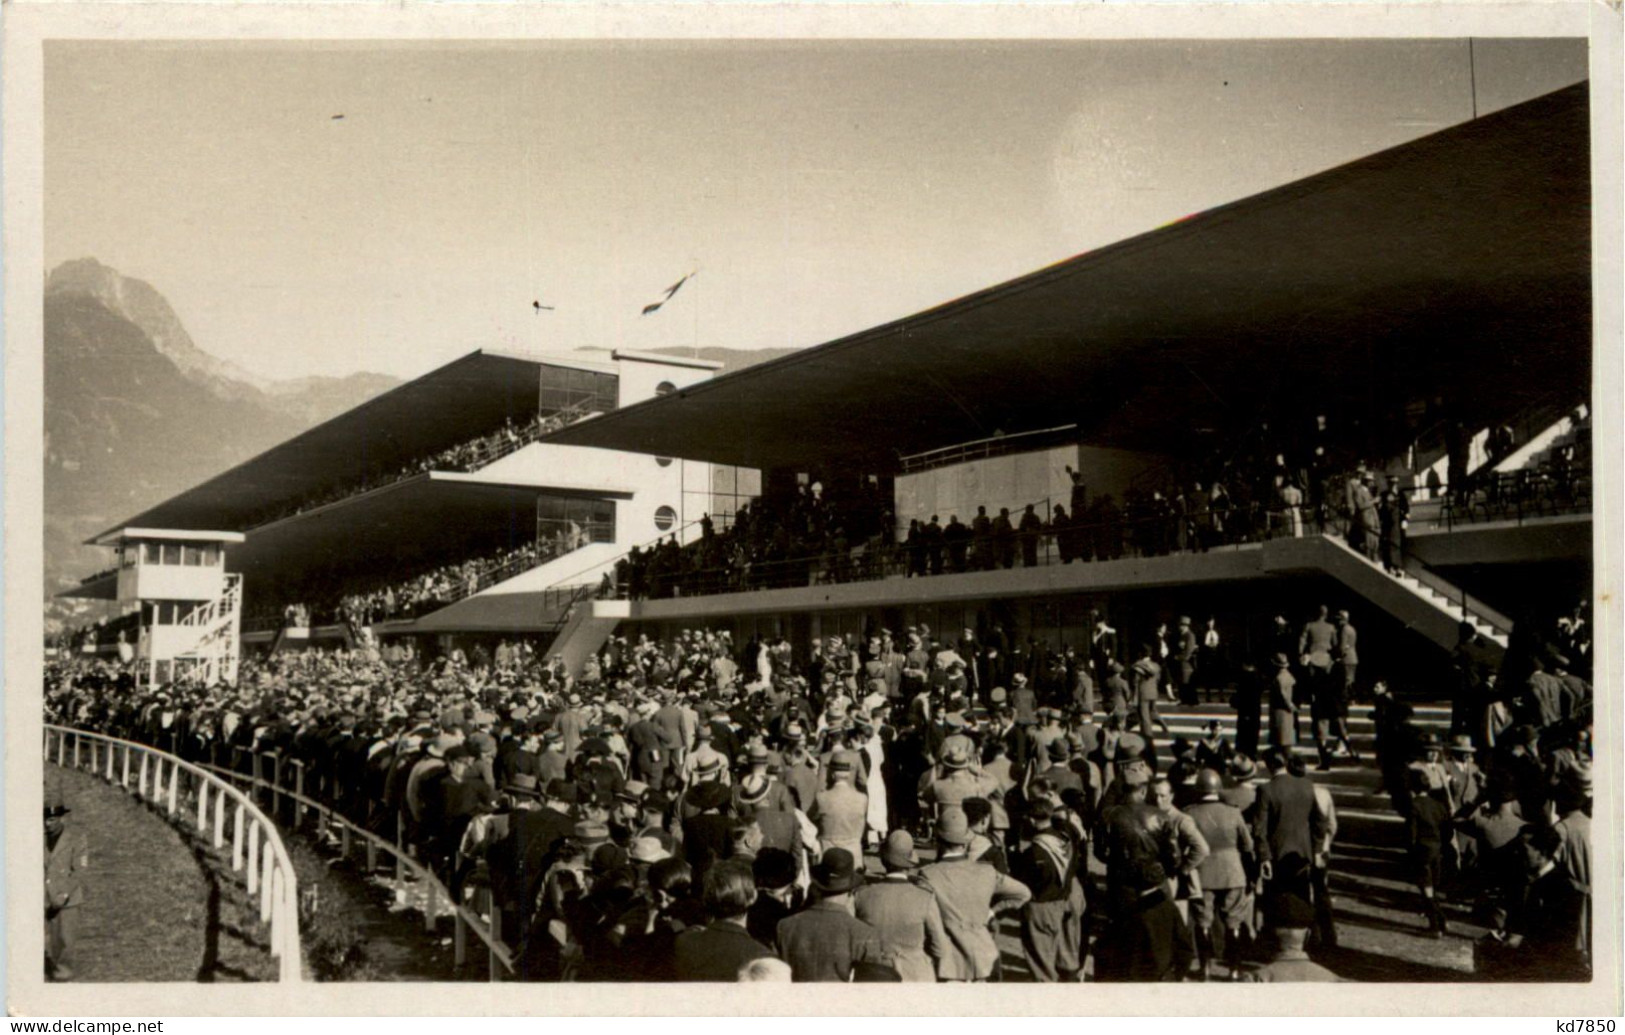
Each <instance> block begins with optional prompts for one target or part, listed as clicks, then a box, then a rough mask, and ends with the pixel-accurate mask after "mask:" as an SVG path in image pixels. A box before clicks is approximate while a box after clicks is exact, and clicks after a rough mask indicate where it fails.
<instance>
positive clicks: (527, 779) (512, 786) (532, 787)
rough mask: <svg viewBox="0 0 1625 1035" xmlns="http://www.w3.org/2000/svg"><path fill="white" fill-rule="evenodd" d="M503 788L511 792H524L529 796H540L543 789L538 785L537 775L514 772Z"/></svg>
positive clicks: (523, 793)
mask: <svg viewBox="0 0 1625 1035" xmlns="http://www.w3.org/2000/svg"><path fill="white" fill-rule="evenodd" d="M503 790H505V791H507V792H508V793H509V794H522V795H524V796H526V797H529V798H535V797H539V796H540V794H541V789H540V788H539V787H538V786H537V780H536V777H534V776H532V775H531V774H529V773H514V774H513V776H511V777H509V778H508V783H507V784H506V786H504V787H503Z"/></svg>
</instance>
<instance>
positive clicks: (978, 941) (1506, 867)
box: [45, 608, 1591, 981]
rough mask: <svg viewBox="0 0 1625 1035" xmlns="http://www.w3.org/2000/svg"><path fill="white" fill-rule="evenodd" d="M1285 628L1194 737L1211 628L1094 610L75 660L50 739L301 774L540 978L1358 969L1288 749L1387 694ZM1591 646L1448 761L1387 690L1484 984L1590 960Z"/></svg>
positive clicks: (1387, 755) (1434, 919) (1444, 877)
mask: <svg viewBox="0 0 1625 1035" xmlns="http://www.w3.org/2000/svg"><path fill="white" fill-rule="evenodd" d="M1278 624H1281V625H1282V626H1284V627H1283V628H1281V629H1280V630H1279V631H1278V636H1276V637H1275V638H1272V639H1269V640H1268V642H1267V643H1266V647H1265V650H1264V651H1263V652H1261V653H1260V654H1259V655H1258V656H1257V657H1252V658H1246V659H1240V663H1239V665H1238V666H1237V669H1236V671H1235V673H1234V675H1233V677H1232V678H1230V679H1227V684H1228V685H1230V686H1232V687H1233V688H1234V696H1233V703H1234V704H1235V705H1236V708H1237V710H1238V718H1239V719H1240V720H1241V721H1240V725H1239V727H1238V729H1237V732H1236V735H1235V737H1234V738H1231V737H1229V736H1227V735H1226V734H1225V733H1224V732H1223V730H1222V729H1221V727H1220V725H1219V723H1217V722H1214V723H1212V724H1210V725H1209V726H1208V727H1207V728H1206V730H1205V732H1204V735H1203V736H1201V737H1197V738H1186V737H1178V738H1174V740H1173V743H1172V746H1171V747H1170V746H1168V745H1167V744H1166V742H1165V743H1164V744H1162V745H1159V744H1158V743H1157V735H1158V733H1159V732H1164V731H1165V726H1164V723H1163V721H1162V720H1161V718H1160V716H1158V715H1157V712H1156V702H1157V700H1158V698H1162V697H1166V696H1167V695H1168V694H1169V693H1172V694H1173V695H1174V696H1176V697H1178V696H1180V694H1181V693H1182V692H1185V691H1187V689H1188V687H1189V686H1190V685H1192V684H1197V685H1200V684H1201V682H1202V677H1201V675H1200V673H1201V668H1200V666H1201V664H1202V655H1201V653H1200V642H1201V641H1200V640H1197V643H1198V648H1197V649H1196V650H1194V651H1187V650H1186V647H1187V646H1188V645H1189V644H1190V643H1191V641H1192V640H1193V639H1196V634H1195V631H1194V630H1193V629H1191V628H1190V623H1189V622H1188V621H1183V620H1182V621H1181V622H1180V623H1179V627H1180V630H1181V631H1180V633H1179V634H1178V635H1177V636H1174V637H1171V641H1172V644H1173V649H1174V656H1173V657H1172V658H1165V657H1163V655H1162V652H1161V649H1160V648H1159V647H1158V646H1157V643H1156V638H1155V637H1153V636H1152V635H1151V634H1150V633H1149V630H1146V631H1143V632H1142V631H1139V630H1136V632H1135V639H1134V640H1133V641H1131V640H1130V638H1129V637H1128V636H1127V635H1121V634H1119V633H1118V631H1117V630H1116V629H1114V628H1113V627H1112V626H1111V625H1110V624H1109V623H1108V622H1107V620H1106V617H1105V615H1103V614H1098V613H1097V614H1096V615H1094V616H1093V618H1092V621H1091V626H1090V632H1089V636H1088V642H1087V643H1079V644H1075V645H1059V644H1054V645H1046V646H1045V647H1044V648H1043V649H1041V650H1031V649H1029V650H1027V651H1022V650H1019V649H1016V648H1014V647H1013V646H1011V643H1012V640H1013V637H1011V636H1010V635H1009V634H1008V632H1007V631H1005V630H992V631H989V632H988V633H987V634H985V635H983V636H978V635H977V634H976V633H975V632H973V631H969V630H967V631H966V633H965V634H964V635H962V636H959V637H950V636H944V635H941V634H939V633H938V632H937V631H935V630H932V629H930V628H928V627H925V626H918V627H914V628H909V629H900V630H898V631H897V633H896V634H895V635H894V634H893V633H892V632H891V631H889V630H885V629H879V628H875V629H873V630H872V634H870V635H867V636H866V637H864V638H862V639H859V638H857V637H832V638H830V639H828V640H827V641H823V642H821V643H818V644H817V645H815V646H814V647H813V648H812V649H811V650H808V651H805V652H803V651H798V650H796V649H793V648H792V647H791V645H790V644H788V643H787V642H785V641H783V640H781V639H776V640H752V641H750V642H749V643H745V644H737V643H735V642H734V641H733V640H732V638H731V637H730V636H729V635H728V634H727V633H726V632H714V631H700V630H693V631H688V632H684V633H682V634H680V635H678V636H676V637H675V638H674V639H672V640H670V641H665V642H657V641H654V640H651V639H649V638H648V637H646V636H639V637H637V638H636V639H635V640H628V639H627V638H625V637H615V638H612V639H611V640H610V642H609V643H608V644H607V645H606V647H605V648H604V650H603V651H602V653H601V654H599V655H598V656H596V657H593V658H590V659H588V661H587V662H586V663H585V664H584V665H583V666H582V668H581V670H580V671H578V672H570V671H567V670H566V667H565V665H564V663H563V661H562V659H560V658H558V657H545V656H543V655H541V654H538V653H537V652H536V651H535V650H534V649H533V648H530V647H527V646H525V645H523V644H511V643H501V644H499V645H498V647H497V651H496V653H495V654H494V655H492V656H487V655H486V654H484V653H483V652H481V653H478V654H475V655H474V656H472V657H470V656H468V655H465V654H463V653H462V652H460V651H454V652H452V653H451V654H450V655H447V656H444V657H440V658H437V659H435V660H434V661H432V662H425V661H424V659H422V658H419V657H416V656H414V655H411V654H402V653H398V652H390V653H383V652H379V651H377V650H374V649H368V650H363V651H355V652H345V651H336V652H331V653H317V652H306V653H298V654H284V655H278V656H272V657H269V658H266V659H264V660H262V661H257V662H245V663H244V665H243V670H242V675H241V679H240V681H239V683H238V685H237V686H236V687H216V688H206V687H201V686H196V685H167V686H161V687H150V688H138V687H136V686H135V684H134V680H133V679H132V678H131V676H130V675H129V673H127V672H123V671H120V670H119V669H118V668H117V667H116V666H112V665H109V664H106V663H94V662H89V661H84V660H70V661H64V662H61V663H58V664H55V665H52V666H51V667H50V668H49V669H48V670H47V673H46V695H45V696H46V710H47V715H48V721H53V722H60V723H64V724H68V725H73V726H78V727H81V728H87V729H94V730H100V731H104V732H108V733H112V734H115V735H118V736H122V737H128V738H131V739H135V740H139V741H142V742H146V743H150V744H154V745H156V746H159V747H162V748H165V749H169V750H174V751H176V752H177V753H178V754H180V755H181V756H182V757H184V758H188V759H193V760H198V761H203V762H208V763H211V764H217V765H223V766H233V765H235V766H238V767H242V766H251V765H253V764H255V763H254V762H253V759H254V758H255V757H256V756H257V755H259V754H261V753H265V752H275V753H277V754H278V755H280V756H281V757H283V758H284V759H297V760H298V761H299V762H300V763H301V764H302V765H303V767H304V772H305V783H304V786H305V788H306V793H307V794H312V795H314V796H316V797H318V798H319V799H321V800H324V801H326V802H327V803H329V804H330V805H331V806H332V807H333V808H334V809H336V810H338V811H339V812H340V813H342V814H344V815H347V816H349V817H350V818H351V819H352V820H354V821H355V822H358V823H362V824H365V825H367V826H369V827H370V828H371V829H374V830H376V831H378V832H380V833H382V834H384V835H385V836H388V837H393V836H396V834H397V831H399V833H400V836H401V837H402V838H403V840H404V841H405V843H407V844H410V845H412V846H413V848H414V850H415V851H416V852H417V854H418V857H419V858H420V859H423V860H425V861H427V862H428V863H429V864H430V865H431V866H432V867H433V868H434V869H435V871H436V872H437V873H438V874H440V875H441V878H442V879H443V880H444V882H445V883H446V885H447V886H448V887H449V888H450V889H452V893H453V895H454V896H455V897H457V898H458V899H459V900H463V899H465V898H466V897H468V896H471V895H472V896H474V897H475V898H478V897H479V895H480V894H481V893H488V894H489V896H490V903H491V905H490V908H491V910H492V911H493V914H494V915H495V916H496V917H497V918H499V920H500V923H499V930H500V932H501V935H502V937H503V938H504V940H506V941H507V942H508V943H509V944H510V945H512V946H514V948H515V951H516V958H517V960H518V963H517V968H518V976H519V977H521V978H523V979H527V980H539V981H566V980H579V981H650V980H685V981H693V980H730V981H731V980H736V979H739V980H774V979H781V980H782V979H789V980H796V981H869V980H874V981H986V980H1000V979H1017V978H1018V977H1023V976H1024V977H1028V978H1031V979H1033V980H1038V981H1077V980H1095V981H1181V980H1205V979H1221V978H1236V979H1250V980H1257V981H1303V980H1333V979H1335V974H1334V973H1333V972H1332V971H1331V970H1329V969H1328V968H1327V967H1326V965H1325V964H1324V963H1319V962H1316V961H1315V960H1314V959H1312V958H1311V957H1312V956H1313V955H1320V956H1321V957H1322V958H1323V959H1326V958H1327V955H1326V954H1327V953H1328V952H1329V950H1330V949H1331V948H1332V947H1333V946H1335V944H1336V940H1337V924H1336V922H1335V919H1334V917H1333V914H1332V908H1331V900H1330V895H1329V881H1330V872H1331V869H1332V866H1333V863H1332V855H1331V853H1332V846H1333V844H1334V842H1335V838H1336V836H1337V822H1336V807H1335V803H1334V801H1333V799H1332V797H1331V795H1330V794H1329V792H1328V791H1327V790H1326V788H1325V787H1324V786H1321V785H1317V784H1316V782H1315V781H1314V780H1313V779H1312V778H1311V777H1310V776H1309V775H1308V774H1307V772H1306V771H1305V769H1306V767H1305V765H1304V764H1303V761H1302V759H1301V757H1300V755H1299V754H1298V752H1297V751H1296V750H1294V748H1295V738H1296V727H1297V725H1298V711H1299V710H1300V709H1301V708H1302V707H1303V702H1302V697H1301V695H1300V693H1299V692H1298V691H1297V689H1296V688H1297V686H1298V685H1299V684H1300V683H1301V684H1302V685H1303V686H1304V687H1306V688H1307V689H1309V690H1310V691H1311V692H1312V694H1313V695H1314V700H1312V701H1311V702H1310V703H1309V707H1310V708H1311V709H1313V713H1312V714H1313V719H1314V726H1315V728H1316V731H1317V741H1319V742H1321V743H1322V744H1323V745H1324V746H1323V747H1322V759H1323V764H1324V762H1325V761H1326V759H1327V755H1328V752H1330V751H1334V750H1335V748H1336V744H1335V743H1329V742H1331V741H1336V740H1337V735H1338V733H1339V730H1340V727H1341V723H1340V721H1339V720H1340V718H1341V716H1340V714H1339V712H1340V710H1341V707H1346V702H1347V699H1348V696H1349V695H1351V694H1352V693H1354V692H1355V690H1354V687H1355V685H1360V686H1363V685H1365V682H1366V680H1367V679H1369V676H1367V675H1364V674H1360V673H1359V670H1358V668H1357V667H1356V666H1357V665H1358V658H1357V651H1356V648H1355V643H1356V637H1355V635H1354V634H1353V632H1352V626H1351V625H1350V624H1349V623H1348V621H1347V619H1346V617H1343V616H1338V615H1331V616H1330V617H1329V616H1328V610H1327V609H1324V608H1323V609H1321V610H1320V612H1319V613H1318V614H1316V615H1315V616H1313V617H1311V618H1310V619H1309V620H1308V621H1307V622H1304V623H1302V624H1301V625H1297V624H1292V623H1287V622H1286V620H1285V619H1284V618H1283V619H1281V620H1280V622H1279V623H1278ZM1582 626H1583V621H1582V620H1581V619H1580V618H1579V617H1578V616H1571V617H1570V618H1569V619H1568V621H1567V622H1566V624H1565V625H1564V626H1563V628H1562V629H1561V630H1560V631H1559V635H1554V636H1552V637H1550V638H1548V639H1549V642H1548V643H1547V644H1546V645H1545V648H1544V649H1543V651H1542V652H1541V654H1540V655H1539V656H1538V659H1537V660H1536V661H1534V662H1533V663H1532V666H1531V667H1532V670H1533V671H1532V674H1529V675H1528V676H1527V678H1524V677H1523V675H1521V674H1520V675H1519V678H1518V679H1517V680H1516V683H1517V685H1516V687H1515V688H1514V689H1511V690H1509V691H1506V692H1504V693H1503V692H1501V691H1499V690H1497V689H1496V688H1497V686H1498V681H1497V680H1498V678H1499V673H1497V672H1495V671H1494V669H1493V664H1492V660H1491V656H1490V653H1489V652H1487V651H1485V650H1484V649H1483V644H1481V643H1476V642H1475V641H1474V640H1473V639H1472V638H1471V637H1469V636H1467V635H1464V637H1463V644H1462V648H1461V650H1459V651H1458V654H1457V671H1458V676H1459V680H1460V683H1459V686H1458V687H1457V699H1458V702H1459V703H1458V712H1459V714H1458V715H1457V716H1455V717H1453V719H1455V720H1459V721H1460V723H1461V724H1462V726H1463V727H1464V732H1463V733H1462V734H1460V735H1453V736H1452V738H1451V740H1450V741H1449V743H1448V744H1443V743H1441V742H1440V741H1439V740H1438V739H1437V738H1435V737H1432V736H1430V734H1429V733H1428V732H1427V729H1426V728H1425V727H1424V726H1422V725H1419V724H1418V723H1417V722H1416V720H1415V716H1414V715H1412V714H1409V713H1408V711H1407V708H1408V706H1407V705H1406V704H1405V703H1404V702H1401V701H1397V700H1394V699H1393V697H1392V695H1391V694H1389V693H1388V689H1387V686H1386V684H1385V683H1384V682H1383V681H1382V680H1380V679H1377V680H1371V681H1370V682H1371V684H1372V695H1373V697H1374V699H1375V711H1376V725H1377V749H1376V750H1377V755H1378V759H1377V761H1378V765H1379V766H1380V768H1381V770H1382V773H1383V779H1384V782H1385V788H1386V790H1387V791H1388V792H1389V793H1390V794H1391V795H1392V797H1393V803H1394V807H1395V809H1396V810H1398V812H1399V814H1400V815H1401V816H1402V817H1403V818H1404V821H1405V829H1406V843H1407V851H1408V855H1407V859H1408V861H1409V862H1408V866H1409V873H1410V876H1411V878H1412V880H1413V881H1414V883H1415V884H1416V886H1417V889H1418V892H1417V896H1416V899H1415V901H1416V904H1417V911H1418V913H1419V914H1421V915H1422V916H1424V917H1425V918H1426V922H1427V924H1428V929H1429V930H1431V931H1433V932H1436V933H1437V934H1439V935H1440V936H1442V935H1444V934H1446V933H1449V932H1448V923H1447V920H1446V914H1445V910H1444V906H1445V905H1446V904H1449V903H1452V902H1461V903H1467V904H1469V905H1471V907H1472V908H1473V910H1474V916H1475V918H1476V920H1477V922H1478V923H1479V924H1481V925H1482V926H1483V927H1484V928H1485V929H1487V930H1488V932H1489V934H1488V935H1487V936H1486V937H1485V938H1483V939H1482V940H1481V942H1480V943H1479V953H1478V955H1479V959H1480V965H1481V969H1482V970H1484V971H1485V972H1486V973H1492V974H1496V975H1503V976H1518V975H1522V976H1526V977H1527V976H1538V977H1540V978H1542V979H1545V980H1566V979H1583V975H1584V974H1585V973H1586V972H1587V970H1588V968H1589V932H1590V926H1589V908H1590V891H1589V881H1590V843H1589V819H1588V815H1589V808H1590V772H1591V770H1590V718H1589V715H1590V712H1589V707H1590V705H1589V700H1590V698H1589V687H1587V686H1586V685H1585V683H1584V679H1583V676H1582V674H1581V670H1580V669H1579V668H1578V663H1577V661H1576V659H1575V657H1573V656H1570V655H1572V654H1578V653H1580V651H1579V648H1578V644H1579V642H1580V639H1581V637H1582V636H1583V638H1584V639H1585V640H1587V641H1588V640H1589V632H1588V631H1583V630H1582V631H1581V632H1576V630H1577V629H1580V628H1581V627H1582ZM1187 631H1188V632H1189V633H1190V635H1189V636H1187V635H1186V633H1187ZM1468 632H1470V630H1468ZM1564 637H1567V640H1566V641H1565V640H1564V639H1563V638H1564ZM1131 644H1132V645H1131ZM1565 652H1567V653H1565ZM1159 658H1160V659H1162V660H1159ZM1164 662H1166V664H1164ZM1165 668H1171V669H1172V670H1173V674H1172V675H1171V676H1166V675H1165V671H1164V670H1165ZM1322 695H1324V699H1325V702H1329V703H1322V704H1320V705H1318V706H1317V705H1316V704H1315V703H1314V701H1319V700H1321V699H1322ZM1499 713H1504V714H1505V716H1506V720H1507V721H1505V722H1501V721H1495V722H1490V721H1487V720H1486V721H1483V722H1482V723H1479V722H1477V719H1478V718H1479V717H1480V716H1482V715H1484V714H1499ZM1265 716H1267V717H1268V721H1269V725H1270V731H1269V738H1268V741H1267V742H1264V743H1260V742H1259V740H1260V733H1259V725H1260V723H1261V721H1263V717H1265ZM1323 722H1324V727H1322V723H1323ZM1249 730H1250V731H1251V732H1249ZM1343 733H1344V737H1343V740H1342V746H1343V747H1344V749H1345V752H1348V753H1351V752H1352V746H1351V745H1350V744H1348V742H1347V739H1346V731H1343ZM233 749H238V750H233ZM1458 933H1459V932H1458ZM1332 961H1333V962H1335V959H1334V960H1332Z"/></svg>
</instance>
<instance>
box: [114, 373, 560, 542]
mask: <svg viewBox="0 0 1625 1035" xmlns="http://www.w3.org/2000/svg"><path fill="white" fill-rule="evenodd" d="M543 365H544V361H543V359H542V358H541V357H526V356H519V355H510V354H505V353H498V352H490V351H485V350H479V351H475V352H471V353H469V354H468V355H466V356H463V357H461V358H459V359H455V360H452V361H451V362H450V363H447V364H446V365H444V366H442V367H439V368H437V369H435V370H432V371H430V372H429V373H427V374H424V375H423V376H422V377H418V378H414V379H413V380H411V381H408V382H406V383H405V384H403V385H397V386H396V387H394V388H392V389H390V390H389V391H387V392H385V393H383V394H382V395H379V396H377V397H376V398H373V399H370V400H368V401H367V402H364V403H362V404H361V405H360V406H357V407H355V408H354V409H351V410H347V411H346V412H344V413H341V414H339V415H338V416H337V417H334V418H332V419H331V420H328V421H325V422H323V423H321V424H318V425H317V426H316V427H314V428H311V429H310V430H309V431H306V432H303V433H301V434H299V435H296V436H294V437H293V438H291V439H289V440H288V441H286V442H284V443H282V444H281V445H279V446H275V447H273V448H271V449H269V450H266V451H265V452H263V453H261V454H259V455H258V456H256V457H253V458H252V459H250V460H246V461H244V462H243V463H241V464H238V465H237V466H236V467H233V468H231V469H230V470H228V471H225V472H223V473H221V474H218V475H216V476H215V477H213V478H210V479H209V480H208V481H206V482H203V483H202V484H200V485H198V486H196V487H194V488H192V489H188V490H187V491H185V492H183V493H181V494H179V495H177V496H173V497H171V498H170V499H168V500H166V501H164V502H163V503H160V504H159V505H158V506H156V507H153V508H151V509H150V510H146V511H143V512H142V513H140V514H137V515H135V516H133V517H130V518H126V519H125V520H124V521H121V522H119V524H118V525H115V526H114V528H120V527H123V526H125V525H139V526H142V527H147V528H173V529H189V528H235V527H238V526H239V525H240V524H241V523H242V522H244V521H246V520H249V519H250V518H251V517H252V516H253V515H254V514H257V513H264V512H265V511H266V510H267V509H269V508H271V507H274V506H276V505H277V504H279V503H281V502H283V501H285V500H291V499H300V498H304V497H308V496H310V495H312V494H313V493H315V492H317V491H318V490H320V489H322V488H323V487H325V486H328V485H332V484H334V483H337V482H342V481H349V480H353V479H358V478H360V477H361V475H362V474H364V473H365V470H366V468H367V467H368V466H371V467H374V468H386V469H387V468H388V467H391V466H395V465H405V464H406V463H408V462H409V461H411V460H412V459H413V458H415V457H420V456H425V455H429V454H432V453H436V452H438V451H440V450H442V449H446V448H448V447H450V446H454V445H457V444H459V443H461V442H466V441H468V440H469V439H471V438H475V437H477V436H479V435H481V434H483V433H484V432H485V431H487V430H490V429H493V428H495V427H498V426H500V425H501V424H502V421H503V420H504V418H508V417H512V418H513V420H514V421H515V422H516V423H517V422H521V421H525V420H529V419H530V418H531V417H532V416H534V415H535V414H536V412H537V403H538V398H539V394H540V393H539V388H540V383H541V368H542V366H543Z"/></svg>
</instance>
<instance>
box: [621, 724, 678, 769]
mask: <svg viewBox="0 0 1625 1035" xmlns="http://www.w3.org/2000/svg"><path fill="white" fill-rule="evenodd" d="M626 741H627V745H628V746H629V747H630V748H631V749H632V771H633V772H635V773H637V774H638V775H639V776H641V777H642V778H643V779H645V780H649V781H650V782H651V783H652V782H653V778H658V777H659V776H661V775H663V774H665V773H666V772H667V771H668V770H669V769H670V768H671V755H672V748H673V747H674V746H675V745H674V744H672V743H670V742H668V741H667V740H666V736H665V734H664V733H663V732H662V730H661V728H660V727H659V726H656V725H655V724H654V723H653V722H650V721H649V720H648V719H639V720H638V721H637V722H634V723H633V724H632V728H631V729H629V730H627V731H626Z"/></svg>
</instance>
